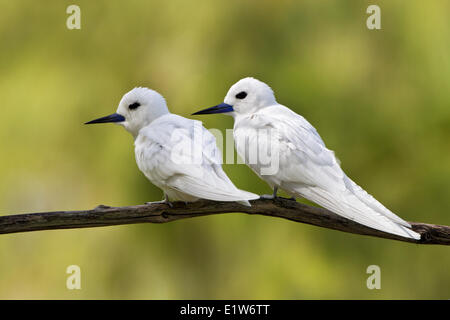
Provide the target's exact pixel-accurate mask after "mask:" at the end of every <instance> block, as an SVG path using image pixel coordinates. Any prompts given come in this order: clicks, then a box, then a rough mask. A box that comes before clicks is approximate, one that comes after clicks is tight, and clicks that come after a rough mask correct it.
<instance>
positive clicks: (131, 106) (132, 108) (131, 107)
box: [128, 102, 141, 110]
mask: <svg viewBox="0 0 450 320" xmlns="http://www.w3.org/2000/svg"><path fill="white" fill-rule="evenodd" d="M140 105H141V104H140V103H139V102H135V103H132V104H130V105H129V106H128V108H129V109H130V110H134V109H137V108H138V107H139V106H140Z"/></svg>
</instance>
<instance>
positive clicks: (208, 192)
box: [86, 88, 259, 205]
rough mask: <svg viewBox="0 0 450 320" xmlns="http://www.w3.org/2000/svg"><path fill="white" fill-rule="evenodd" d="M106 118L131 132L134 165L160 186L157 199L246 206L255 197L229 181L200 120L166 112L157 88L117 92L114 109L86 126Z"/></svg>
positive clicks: (214, 143)
mask: <svg viewBox="0 0 450 320" xmlns="http://www.w3.org/2000/svg"><path fill="white" fill-rule="evenodd" d="M108 122H113V123H116V124H119V125H121V126H123V127H124V128H125V129H126V130H127V131H128V132H130V133H131V134H132V135H133V137H134V139H135V140H134V145H135V156H136V162H137V165H138V167H139V169H140V170H141V171H142V173H144V175H145V176H146V177H147V178H148V179H149V180H150V181H151V182H152V183H153V184H154V185H156V186H157V187H159V188H160V189H162V190H163V192H164V198H165V199H164V200H163V201H162V202H166V203H168V204H169V205H171V203H170V201H172V200H179V201H185V202H191V201H196V200H198V199H209V200H215V201H239V202H241V203H243V204H246V205H250V204H249V202H248V201H247V200H251V199H257V198H259V196H258V195H256V194H253V193H250V192H247V191H243V190H239V189H238V188H236V186H235V185H234V184H233V182H231V180H230V179H229V178H228V176H227V175H226V174H225V172H224V171H223V169H222V166H221V160H222V159H221V152H220V150H219V149H218V148H217V145H216V140H215V137H214V136H213V135H212V134H211V133H210V132H209V131H208V130H207V129H205V128H204V127H203V125H202V123H201V122H200V121H196V120H191V119H187V118H183V117H181V116H178V115H175V114H172V113H170V112H169V109H168V108H167V104H166V101H165V99H164V98H163V96H162V95H160V94H159V93H158V92H156V91H154V90H151V89H148V88H134V89H133V90H131V91H130V92H128V93H126V94H125V95H124V96H123V98H122V100H121V101H120V103H119V107H118V108H117V111H116V113H114V114H112V115H109V116H106V117H102V118H99V119H96V120H92V121H89V122H86V124H93V123H108ZM196 144H199V145H196Z"/></svg>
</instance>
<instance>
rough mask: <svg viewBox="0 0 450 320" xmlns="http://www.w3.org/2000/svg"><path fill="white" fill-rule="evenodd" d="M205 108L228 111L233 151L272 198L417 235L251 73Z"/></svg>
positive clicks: (306, 124) (310, 126)
mask: <svg viewBox="0 0 450 320" xmlns="http://www.w3.org/2000/svg"><path fill="white" fill-rule="evenodd" d="M211 113H225V114H229V115H231V116H233V118H234V129H233V135H234V139H235V144H236V149H237V152H238V154H239V155H240V157H241V158H242V159H244V161H245V162H246V164H248V165H249V166H250V168H251V169H252V170H253V171H254V172H255V173H256V174H257V175H258V176H259V177H260V178H262V179H263V180H265V181H266V182H267V183H268V184H269V185H270V186H271V187H272V188H273V190H274V193H273V196H272V197H276V195H277V190H278V188H280V189H283V190H285V191H286V192H287V193H288V194H290V195H291V196H293V197H303V198H306V199H308V200H310V201H312V202H314V203H317V204H319V205H321V206H323V207H324V208H326V209H328V210H330V211H333V212H334V213H336V214H338V215H341V216H343V217H345V218H347V219H350V220H353V221H356V222H358V223H360V224H363V225H366V226H368V227H371V228H374V229H377V230H381V231H384V232H388V233H392V234H395V235H399V236H402V237H407V238H413V239H420V234H418V233H416V232H414V231H412V230H410V228H411V225H410V224H409V223H408V222H406V221H404V220H403V219H401V218H399V217H398V216H397V215H395V214H394V213H392V212H391V211H390V210H389V209H387V208H386V207H384V206H383V205H382V204H381V203H380V202H378V201H377V200H376V199H375V198H373V197H372V196H371V195H370V194H368V193H367V192H366V191H364V190H363V189H362V188H361V187H360V186H358V185H357V184H356V183H355V182H353V181H352V180H351V179H350V178H349V177H347V175H346V174H345V173H344V172H343V171H342V169H341V167H340V165H339V162H338V160H337V159H336V157H335V155H334V152H333V151H331V150H329V149H327V147H326V146H325V144H324V142H323V141H322V138H321V137H320V136H319V134H318V133H317V131H316V129H315V128H314V127H313V126H312V125H311V124H310V123H309V122H308V121H307V120H306V119H305V118H303V117H302V116H300V115H298V114H297V113H295V112H293V111H292V110H290V109H289V108H287V107H285V106H283V105H281V104H279V103H277V101H276V100H275V96H274V93H273V91H272V89H271V88H270V87H269V86H268V85H267V84H265V83H263V82H261V81H259V80H256V79H254V78H244V79H241V80H240V81H238V82H237V83H235V84H234V85H233V86H232V87H231V88H230V90H229V91H228V93H227V95H226V97H225V100H224V103H221V104H219V105H217V106H214V107H211V108H208V109H204V110H201V111H199V112H196V113H194V114H211ZM252 146H253V147H254V146H257V147H258V150H256V149H255V148H253V149H252ZM255 150H256V151H255ZM261 150H263V152H264V150H266V154H267V155H268V156H269V157H270V161H271V163H268V162H267V161H263V159H262V157H261V154H260V153H261ZM252 151H253V152H252ZM255 152H257V153H258V154H256V155H255ZM274 163H275V165H274Z"/></svg>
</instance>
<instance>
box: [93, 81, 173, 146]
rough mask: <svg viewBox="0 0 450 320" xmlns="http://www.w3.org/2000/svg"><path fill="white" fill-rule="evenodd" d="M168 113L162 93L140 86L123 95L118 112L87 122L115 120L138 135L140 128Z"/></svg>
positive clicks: (134, 134)
mask: <svg viewBox="0 0 450 320" xmlns="http://www.w3.org/2000/svg"><path fill="white" fill-rule="evenodd" d="M167 113H169V109H168V108H167V104H166V100H165V99H164V97H163V96H162V95H160V94H159V93H158V92H156V91H154V90H151V89H148V88H141V87H140V88H134V89H133V90H131V91H129V92H127V93H126V94H125V95H124V96H123V97H122V99H121V100H120V103H119V107H118V108H117V111H116V113H113V114H111V115H109V116H106V117H102V118H99V119H96V120H92V121H89V122H86V124H93V123H108V122H113V123H116V124H119V125H121V126H123V127H124V128H125V129H126V130H127V131H128V132H130V133H131V134H132V135H133V136H135V137H136V136H137V134H138V133H139V130H141V129H142V128H143V127H145V126H147V125H149V124H150V123H151V122H152V121H153V120H155V119H156V118H159V117H160V116H162V115H164V114H167Z"/></svg>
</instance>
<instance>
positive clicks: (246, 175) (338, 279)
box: [0, 0, 450, 299]
mask: <svg viewBox="0 0 450 320" xmlns="http://www.w3.org/2000/svg"><path fill="white" fill-rule="evenodd" d="M0 3H1V5H0V39H1V47H2V49H1V50H0V102H1V126H0V145H1V152H2V156H1V158H0V177H1V179H0V214H1V215H7V214H13V213H22V212H38V211H50V210H75V209H88V208H93V207H95V206H97V205H98V204H108V205H112V206H121V205H131V204H140V203H144V202H146V201H153V200H159V199H161V197H162V194H161V192H160V191H159V190H158V189H157V188H155V187H153V186H152V185H151V184H150V183H149V182H148V181H147V180H146V179H145V177H144V176H143V175H142V174H141V173H140V172H139V171H138V169H137V166H136V164H135V160H134V151H133V140H132V137H131V136H130V135H129V134H128V133H126V132H125V131H124V130H123V129H122V128H120V127H118V126H114V125H103V126H102V125H100V126H89V127H87V126H84V125H83V122H85V121H88V120H91V119H94V118H97V117H100V116H103V115H106V114H110V113H112V112H114V111H115V109H116V107H117V104H118V102H119V100H120V98H121V96H122V95H123V94H124V93H125V92H127V91H128V90H130V89H131V88H133V87H134V86H148V87H150V88H153V89H156V90H158V91H159V92H161V93H162V94H163V95H164V96H165V97H166V99H167V101H168V103H169V107H170V108H171V110H172V111H173V112H175V113H178V114H180V115H183V116H188V117H189V115H190V114H191V113H192V112H194V111H197V110H199V109H200V108H204V107H208V106H211V105H214V104H216V103H219V102H222V100H223V97H224V96H225V94H226V92H227V90H228V88H229V87H230V86H231V85H232V84H233V83H234V82H236V81H237V80H239V79H240V78H242V77H245V76H254V77H256V78H259V79H260V80H263V81H265V82H267V83H268V84H269V85H271V86H272V88H273V89H274V90H275V92H276V96H277V99H278V101H279V102H281V103H283V104H285V105H288V106H290V107H291V108H292V109H294V110H295V111H296V112H298V113H300V114H302V115H303V116H305V117H306V118H307V119H308V120H309V121H310V122H311V123H312V124H313V125H314V126H315V127H316V128H317V129H318V131H319V132H320V133H321V135H322V137H323V139H324V140H325V142H326V143H327V146H328V147H329V148H330V149H333V150H335V151H336V154H337V156H338V157H339V158H340V160H341V161H342V165H343V168H344V170H345V171H346V172H347V173H348V175H349V176H351V177H352V178H353V179H354V180H356V181H357V182H358V183H359V184H360V185H361V186H363V187H364V188H366V190H368V191H369V192H370V193H372V194H373V195H374V196H375V197H377V198H378V199H379V200H380V201H381V202H383V203H384V204H385V205H386V206H387V207H389V208H391V209H392V210H393V211H394V212H396V213H397V214H399V215H400V216H401V217H403V218H405V219H407V220H410V221H421V222H429V223H437V224H447V225H449V224H450V215H449V212H448V211H449V208H450V191H449V190H450V148H449V146H450V143H449V139H450V106H449V102H450V90H449V88H450V62H449V57H450V25H449V20H448V12H449V11H450V3H449V2H448V1H444V0H443V1H421V0H413V1H408V2H406V1H400V0H394V1H392V0H391V1H379V0H377V1H370V2H369V1H356V0H355V1H315V0H309V1H268V0H258V1H234V0H233V1H210V0H200V1H195V2H192V1H179V0H171V1H136V0H130V1H126V2H123V1H106V0H105V1H88V0H77V1H46V2H45V4H44V3H40V2H37V1H32V0H16V1H8V0H1V1H0ZM70 4H77V5H79V6H80V8H81V30H68V29H67V28H66V19H67V17H68V16H69V15H68V14H66V8H67V6H68V5H70ZM369 4H377V5H379V6H380V8H381V26H382V30H373V31H371V30H368V29H367V28H366V19H367V17H368V16H369V15H368V14H366V8H367V7H368V5H369ZM197 119H201V120H203V122H204V124H205V126H206V127H208V128H219V129H221V130H225V129H226V128H231V127H232V119H231V118H229V117H225V116H208V117H202V118H200V117H198V118H197ZM224 169H225V171H226V172H227V173H228V174H229V176H230V178H231V179H232V180H233V181H234V182H235V183H236V185H238V186H239V187H240V188H243V189H247V190H250V191H253V192H256V193H269V192H270V190H269V187H268V186H267V185H266V184H265V183H264V182H262V181H260V180H259V179H258V178H257V177H256V176H255V175H254V174H253V173H252V172H251V171H250V169H249V168H247V167H246V166H245V165H225V166H224ZM72 264H76V265H79V266H80V267H81V276H82V289H81V290H68V289H67V288H66V278H67V276H68V275H67V274H66V268H67V266H69V265H72ZM372 264H375V265H379V266H380V268H381V290H369V289H367V287H366V279H367V277H368V276H369V275H368V274H366V268H367V267H368V266H369V265H372ZM0 298H3V299H21V298H30V299H48V298H52V299H215V298H221V299H241V298H242V299H252V298H255V299H348V298H352V299H359V298H368V299H404V298H406V299H409V298H425V299H432V298H433V299H434V298H437V299H447V298H450V251H449V248H447V247H442V246H441V247H440V246H419V245H412V244H407V243H402V242H397V241H391V240H384V239H376V238H371V237H364V236H358V235H352V234H346V233H341V232H338V231H333V230H326V229H321V228H317V227H312V226H308V225H303V224H299V223H293V222H289V221H284V220H281V219H275V218H268V217H258V216H247V215H244V214H239V213H236V214H226V215H217V216H210V217H203V218H196V219H187V220H184V221H178V222H174V223H170V224H165V225H129V226H118V227H105V228H95V229H82V230H61V231H43V232H34V233H23V234H13V235H3V236H0Z"/></svg>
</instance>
